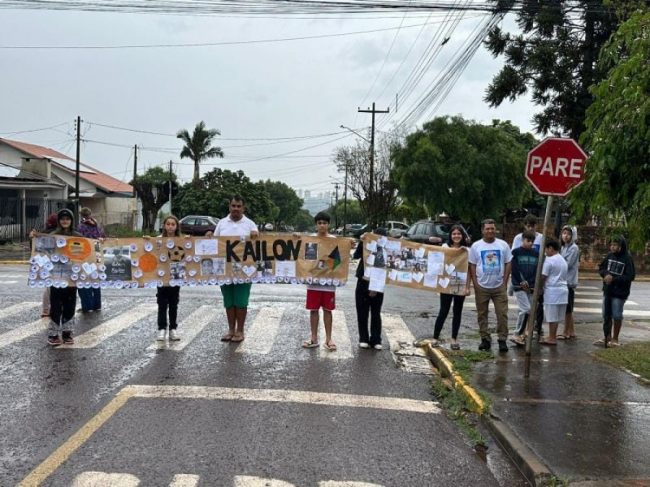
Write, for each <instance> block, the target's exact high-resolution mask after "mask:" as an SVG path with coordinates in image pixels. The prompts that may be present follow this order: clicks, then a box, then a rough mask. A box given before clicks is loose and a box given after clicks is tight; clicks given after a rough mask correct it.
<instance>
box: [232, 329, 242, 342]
mask: <svg viewBox="0 0 650 487" xmlns="http://www.w3.org/2000/svg"><path fill="white" fill-rule="evenodd" d="M243 341H244V334H243V333H239V332H238V333H235V334H234V335H233V336H232V338H231V339H230V342H231V343H239V342H243Z"/></svg>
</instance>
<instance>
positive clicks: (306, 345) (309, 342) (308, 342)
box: [302, 339, 320, 348]
mask: <svg viewBox="0 0 650 487" xmlns="http://www.w3.org/2000/svg"><path fill="white" fill-rule="evenodd" d="M318 345H320V344H319V343H318V342H315V341H313V340H311V339H310V340H305V341H304V342H302V348H315V347H317V346H318Z"/></svg>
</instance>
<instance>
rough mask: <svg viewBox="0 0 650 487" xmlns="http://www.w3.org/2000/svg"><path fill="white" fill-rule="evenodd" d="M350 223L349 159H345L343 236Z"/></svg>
mask: <svg viewBox="0 0 650 487" xmlns="http://www.w3.org/2000/svg"><path fill="white" fill-rule="evenodd" d="M347 224H348V161H347V160H346V161H345V179H344V181H343V236H344V237H345V230H346V229H345V227H346V225H347Z"/></svg>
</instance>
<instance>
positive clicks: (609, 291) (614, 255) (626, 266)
mask: <svg viewBox="0 0 650 487" xmlns="http://www.w3.org/2000/svg"><path fill="white" fill-rule="evenodd" d="M612 242H617V243H618V244H619V245H620V250H619V251H618V252H609V253H608V254H607V255H606V256H605V258H604V259H603V261H602V262H601V263H600V266H599V267H598V273H599V274H600V275H601V277H603V278H604V277H605V276H607V275H611V276H612V277H613V280H612V282H611V284H605V283H604V282H603V294H604V295H605V296H609V297H612V298H619V299H627V297H628V296H629V295H630V286H631V285H632V281H633V280H634V278H635V277H636V271H635V270H634V261H633V260H632V256H631V255H630V253H629V252H628V251H627V242H626V241H625V238H624V237H621V236H619V237H614V238H613V239H612Z"/></svg>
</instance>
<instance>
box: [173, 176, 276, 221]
mask: <svg viewBox="0 0 650 487" xmlns="http://www.w3.org/2000/svg"><path fill="white" fill-rule="evenodd" d="M235 194H238V195H240V196H241V197H243V198H244V200H245V202H246V215H247V216H248V217H249V218H251V219H252V220H254V221H255V222H256V223H257V224H262V223H265V222H270V221H273V219H274V215H276V214H277V211H278V210H277V207H276V206H275V205H274V204H273V202H272V201H271V198H270V196H269V194H268V193H267V192H266V189H265V188H264V187H263V186H262V185H260V184H259V183H253V182H252V181H251V180H250V178H249V177H248V176H246V174H244V172H243V171H229V170H227V169H226V170H224V169H220V168H215V169H213V170H212V171H209V172H207V173H205V174H204V175H203V176H202V177H201V179H200V187H199V188H197V187H196V186H195V185H194V184H192V183H188V184H185V185H184V186H183V187H182V188H181V189H180V191H179V195H178V197H177V198H176V202H175V203H174V206H175V207H177V208H179V210H180V214H181V215H188V214H192V213H197V214H202V215H212V216H215V217H217V218H222V217H224V216H225V215H227V214H228V204H229V202H230V198H231V197H232V196H233V195H235Z"/></svg>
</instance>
